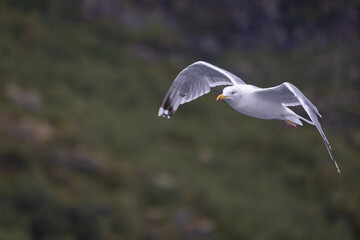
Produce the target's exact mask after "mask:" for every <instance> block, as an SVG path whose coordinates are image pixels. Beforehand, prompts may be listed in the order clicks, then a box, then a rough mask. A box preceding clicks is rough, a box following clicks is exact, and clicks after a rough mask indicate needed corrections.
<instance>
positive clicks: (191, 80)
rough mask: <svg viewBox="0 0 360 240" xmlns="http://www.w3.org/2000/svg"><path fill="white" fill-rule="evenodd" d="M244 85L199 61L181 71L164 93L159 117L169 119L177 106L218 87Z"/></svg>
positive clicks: (208, 64) (226, 73)
mask: <svg viewBox="0 0 360 240" xmlns="http://www.w3.org/2000/svg"><path fill="white" fill-rule="evenodd" d="M235 84H245V83H244V81H242V80H241V79H240V78H239V77H237V76H235V75H234V74H232V73H230V72H228V71H226V70H224V69H221V68H219V67H216V66H214V65H212V64H210V63H207V62H203V61H199V62H195V63H193V64H191V65H190V66H188V67H186V68H185V69H184V70H182V71H181V72H180V73H179V75H178V76H177V77H176V78H175V80H174V82H173V84H172V85H171V87H170V88H169V90H168V92H167V93H166V95H165V97H164V100H163V102H162V104H161V106H160V109H159V113H158V115H159V116H163V117H168V118H170V117H171V116H172V115H174V113H175V112H176V110H177V109H178V107H179V105H181V104H184V103H187V102H190V101H192V100H194V99H196V98H198V97H200V96H202V95H204V94H206V93H208V92H210V88H211V87H216V86H220V85H235Z"/></svg>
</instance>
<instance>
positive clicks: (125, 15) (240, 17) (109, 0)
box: [80, 0, 360, 50]
mask: <svg viewBox="0 0 360 240" xmlns="http://www.w3.org/2000/svg"><path fill="white" fill-rule="evenodd" d="M80 11H81V14H83V15H84V16H85V17H86V18H87V19H113V20H115V21H116V22H118V23H121V24H123V25H125V26H126V27H128V28H131V29H134V30H141V29H146V28H147V27H148V25H149V24H152V20H153V19H154V16H155V18H158V19H161V21H163V22H166V23H172V25H174V26H177V27H178V28H179V29H181V32H182V35H183V38H184V39H185V40H186V41H187V44H188V45H189V46H192V47H194V49H197V48H200V49H199V50H202V48H207V47H206V46H204V44H205V45H210V46H213V45H216V48H219V47H227V46H228V45H231V46H238V47H240V48H248V47H257V46H262V47H263V46H278V47H292V46H297V45H301V44H304V43H309V42H312V43H316V44H318V45H321V46H324V45H327V44H328V43H330V42H332V41H342V40H345V39H351V38H353V37H354V36H355V37H359V30H358V29H360V17H359V16H360V11H359V4H358V3H356V2H355V1H347V2H346V3H344V2H343V1H321V0H313V1H286V0H272V1H251V0H243V1H233V0H224V1H211V2H206V1H204V2H202V1H190V0H185V1H177V0H170V1H149V0H137V1H116V0H82V1H81V5H80ZM194 23H196V27H194ZM194 45H196V46H197V47H195V46H194ZM216 48H215V49H216ZM207 49H210V50H213V48H207ZM205 50H206V49H205Z"/></svg>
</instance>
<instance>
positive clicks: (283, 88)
mask: <svg viewBox="0 0 360 240" xmlns="http://www.w3.org/2000/svg"><path fill="white" fill-rule="evenodd" d="M220 85H231V86H228V87H225V88H224V90H223V94H221V95H219V96H218V98H217V100H221V99H224V100H225V101H226V102H227V103H228V104H229V105H230V106H231V107H232V108H233V109H235V110H236V111H238V112H240V113H242V114H244V115H247V116H250V117H254V118H259V119H278V120H282V121H284V123H286V124H287V125H291V126H293V127H296V125H297V124H298V125H302V122H301V120H302V121H305V122H307V123H309V124H311V125H314V126H315V127H316V128H317V130H318V131H319V133H320V135H321V137H322V138H323V140H324V143H325V146H326V148H327V150H328V152H329V155H330V157H331V159H332V160H333V162H334V164H335V166H336V168H337V171H338V172H339V173H340V169H339V167H338V165H337V163H336V161H335V159H334V158H333V156H332V153H331V147H330V144H329V141H328V140H327V138H326V136H325V134H324V132H323V130H322V128H321V125H320V123H319V120H318V116H319V117H321V115H320V113H319V111H318V110H317V108H316V107H315V105H314V104H312V103H311V102H310V100H308V99H307V98H306V97H305V96H304V94H303V93H302V92H301V91H300V90H299V89H297V87H295V86H294V85H292V84H291V83H288V82H284V83H282V84H280V85H278V86H275V87H271V88H259V87H256V86H254V85H250V84H246V83H245V82H244V81H242V80H241V79H240V78H239V77H237V76H235V75H234V74H232V73H230V72H228V71H226V70H224V69H221V68H219V67H216V66H214V65H212V64H210V63H206V62H202V61H199V62H196V63H193V64H191V65H190V66H188V67H187V68H185V69H184V70H183V71H181V72H180V73H179V75H178V76H177V77H176V79H175V80H174V82H173V84H172V85H171V87H170V89H169V91H168V92H167V94H166V95H165V97H164V100H163V102H162V104H161V107H160V109H159V114H158V115H159V116H163V117H168V118H170V117H171V116H172V115H174V113H175V111H176V110H177V108H178V107H179V106H180V105H181V104H184V103H186V102H190V101H192V100H194V99H196V98H198V97H200V96H202V95H204V94H206V93H208V92H209V91H210V88H211V87H215V86H220ZM299 105H301V106H302V107H303V108H304V110H305V111H306V113H307V114H308V115H309V117H310V120H308V119H306V118H303V117H301V116H300V115H298V114H296V113H294V112H293V111H292V110H291V109H289V108H288V107H289V106H299Z"/></svg>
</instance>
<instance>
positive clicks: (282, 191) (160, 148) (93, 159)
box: [0, 1, 360, 240]
mask: <svg viewBox="0 0 360 240" xmlns="http://www.w3.org/2000/svg"><path fill="white" fill-rule="evenodd" d="M38 2H41V1H38ZM9 6H11V4H5V3H1V2H0V31H1V36H0V53H1V54H0V238H1V239H13V240H17V239H21V240H24V239H64V240H70V239H87V240H91V239H164V240H167V239H219V240H224V239H327V240H329V239H357V238H359V236H360V191H359V187H358V185H359V179H360V177H359V174H358V170H359V168H360V161H359V154H360V151H359V146H360V129H359V124H358V123H359V120H360V114H359V111H358V109H359V108H360V97H359V79H360V74H359V66H358V63H359V60H360V59H359V54H358V50H359V46H358V45H351V44H344V45H341V46H340V45H338V44H334V45H332V46H328V47H326V48H322V49H314V48H311V47H301V48H296V49H293V50H291V51H286V52H279V51H275V50H256V49H253V50H247V51H234V50H233V49H231V48H229V49H226V50H224V51H222V52H221V53H220V54H218V55H217V56H216V58H215V57H208V59H203V60H208V61H211V62H212V63H214V64H217V65H219V66H221V67H223V68H225V69H228V70H230V71H232V72H234V73H237V74H238V75H239V76H240V77H242V78H243V79H244V80H245V81H246V82H249V83H253V84H256V85H259V86H262V87H266V86H272V85H276V84H279V83H281V82H283V81H290V82H293V83H294V84H295V85H297V86H298V87H299V88H300V89H301V90H303V91H304V92H305V94H306V95H307V96H308V97H309V98H310V99H312V100H313V102H314V103H315V104H316V105H317V106H318V108H319V110H320V112H321V113H322V115H323V116H324V119H323V120H322V123H323V126H324V130H325V132H326V134H327V136H328V138H329V141H330V143H331V144H332V146H333V151H334V155H335V157H336V159H337V160H338V163H339V166H340V168H341V170H342V172H343V174H342V175H338V174H337V173H336V169H335V167H334V166H333V164H332V162H331V160H330V158H329V156H328V154H327V152H326V149H325V146H324V145H323V142H322V139H321V137H320V135H319V134H318V132H317V131H316V129H315V128H314V127H312V126H309V125H306V126H304V127H300V128H298V129H296V130H294V129H291V128H288V127H285V126H283V125H282V124H281V122H279V121H262V120H255V119H250V118H248V117H245V116H242V115H241V114H239V113H237V112H235V111H233V110H232V109H231V108H230V107H229V106H227V105H226V104H225V103H218V102H216V101H215V98H216V91H220V89H217V90H215V94H214V92H212V93H210V94H208V95H206V96H204V97H202V98H200V99H198V100H196V101H195V102H193V103H190V104H187V105H183V106H181V107H180V110H181V111H179V112H178V113H176V114H175V116H174V117H173V118H172V119H171V120H167V119H163V118H158V117H157V111H158V107H159V105H160V103H161V100H162V97H163V96H164V94H165V92H166V91H167V89H168V87H169V86H170V84H171V82H172V80H173V79H174V77H175V76H176V75H177V73H178V72H179V71H180V70H181V69H182V68H184V67H185V66H186V65H188V64H190V63H192V62H193V61H195V60H199V59H200V58H201V56H200V55H198V54H197V53H192V52H191V49H187V51H186V52H183V51H184V46H183V45H182V42H181V40H179V39H180V35H176V34H179V33H178V31H176V30H175V29H170V30H169V28H168V25H167V24H166V23H162V22H161V21H154V24H153V26H152V28H151V29H147V30H143V31H133V30H131V29H128V28H126V27H124V26H123V25H115V24H110V23H108V22H101V21H90V20H89V21H83V20H71V21H69V20H68V21H67V20H59V19H58V18H56V19H54V18H52V17H51V16H49V14H44V13H43V12H41V11H36V10H32V11H22V10H21V9H19V8H15V7H14V8H13V7H9ZM60 15H61V14H60ZM163 43H166V44H167V46H171V47H172V48H174V49H173V51H169V52H167V51H166V50H164V49H163V48H159V45H160V46H161V45H162V44H163Z"/></svg>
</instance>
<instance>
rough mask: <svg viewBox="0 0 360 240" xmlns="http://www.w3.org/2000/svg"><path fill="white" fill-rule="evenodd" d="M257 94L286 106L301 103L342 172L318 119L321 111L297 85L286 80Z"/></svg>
mask: <svg viewBox="0 0 360 240" xmlns="http://www.w3.org/2000/svg"><path fill="white" fill-rule="evenodd" d="M256 94H257V95H258V96H259V97H262V98H264V99H266V100H268V101H278V102H280V103H281V104H283V105H284V106H298V105H301V106H302V107H303V108H304V110H305V111H306V113H307V114H308V115H309V117H310V119H311V121H308V120H306V119H303V120H305V121H306V122H308V123H310V124H313V125H314V126H315V127H316V128H317V130H318V131H319V133H320V135H321V137H322V138H323V140H324V143H325V146H326V149H327V150H328V152H329V155H330V158H331V160H332V161H333V162H334V164H335V166H336V169H337V171H338V172H339V173H340V169H339V167H338V165H337V163H336V161H335V159H334V157H333V155H332V153H331V146H330V143H329V141H328V140H327V138H326V136H325V134H324V132H323V130H322V128H321V125H320V123H319V120H318V116H319V117H321V114H320V113H319V111H318V110H317V108H316V107H315V105H314V104H313V103H312V102H310V100H309V99H307V98H306V97H305V96H304V94H303V93H302V92H301V91H300V90H299V89H298V88H297V87H295V86H294V85H293V84H291V83H288V82H284V83H283V84H280V85H279V86H276V87H272V88H265V89H262V90H259V91H257V93H256Z"/></svg>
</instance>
